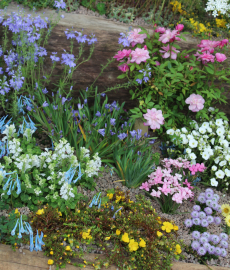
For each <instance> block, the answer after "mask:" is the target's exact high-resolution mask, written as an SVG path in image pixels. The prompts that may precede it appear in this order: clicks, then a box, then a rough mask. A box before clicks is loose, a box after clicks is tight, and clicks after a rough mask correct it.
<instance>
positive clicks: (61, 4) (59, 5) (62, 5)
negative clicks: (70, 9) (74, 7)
mask: <svg viewBox="0 0 230 270" xmlns="http://www.w3.org/2000/svg"><path fill="white" fill-rule="evenodd" d="M54 7H56V8H58V9H59V8H62V9H65V7H66V3H65V2H63V0H59V1H55V2H54Z"/></svg>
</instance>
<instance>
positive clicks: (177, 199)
mask: <svg viewBox="0 0 230 270" xmlns="http://www.w3.org/2000/svg"><path fill="white" fill-rule="evenodd" d="M172 200H173V201H175V202H176V203H182V200H183V197H182V194H181V192H179V193H175V194H174V195H173V196H172Z"/></svg>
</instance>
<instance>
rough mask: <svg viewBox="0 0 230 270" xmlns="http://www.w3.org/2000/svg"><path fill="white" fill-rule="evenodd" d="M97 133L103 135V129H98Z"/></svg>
mask: <svg viewBox="0 0 230 270" xmlns="http://www.w3.org/2000/svg"><path fill="white" fill-rule="evenodd" d="M98 133H100V134H101V135H102V136H103V137H104V136H105V129H104V128H102V129H98Z"/></svg>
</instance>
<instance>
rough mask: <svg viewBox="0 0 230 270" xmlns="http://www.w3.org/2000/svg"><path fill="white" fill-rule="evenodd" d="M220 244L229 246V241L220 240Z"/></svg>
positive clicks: (224, 246)
mask: <svg viewBox="0 0 230 270" xmlns="http://www.w3.org/2000/svg"><path fill="white" fill-rule="evenodd" d="M220 246H221V247H223V248H228V242H227V241H225V240H221V241H220Z"/></svg>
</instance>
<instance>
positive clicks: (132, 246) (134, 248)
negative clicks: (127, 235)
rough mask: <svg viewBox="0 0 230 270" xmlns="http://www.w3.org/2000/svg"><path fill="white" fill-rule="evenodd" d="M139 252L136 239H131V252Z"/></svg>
mask: <svg viewBox="0 0 230 270" xmlns="http://www.w3.org/2000/svg"><path fill="white" fill-rule="evenodd" d="M136 250H138V243H137V242H135V240H134V239H131V240H130V242H129V251H131V252H132V251H136Z"/></svg>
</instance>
